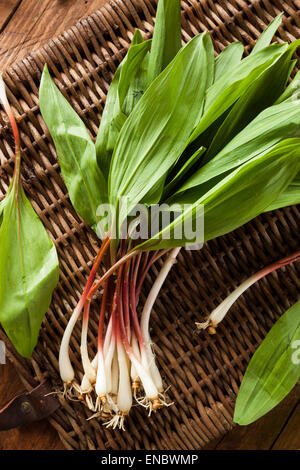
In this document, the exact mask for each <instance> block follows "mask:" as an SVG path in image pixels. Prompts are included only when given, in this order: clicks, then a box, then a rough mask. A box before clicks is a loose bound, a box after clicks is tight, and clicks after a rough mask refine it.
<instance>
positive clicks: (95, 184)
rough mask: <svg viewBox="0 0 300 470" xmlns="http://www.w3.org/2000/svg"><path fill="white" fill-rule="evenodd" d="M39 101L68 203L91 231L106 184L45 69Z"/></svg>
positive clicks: (92, 151) (78, 125) (77, 121)
mask: <svg viewBox="0 0 300 470" xmlns="http://www.w3.org/2000/svg"><path fill="white" fill-rule="evenodd" d="M39 100H40V108H41V113H42V116H43V118H44V120H45V122H46V124H47V127H48V129H49V132H50V134H51V137H52V139H53V141H54V144H55V148H56V151H57V155H58V159H59V164H60V167H61V172H62V175H63V178H64V181H65V184H66V186H67V189H68V191H69V195H70V199H71V202H72V204H73V206H74V208H75V209H76V211H77V212H78V213H79V214H80V216H81V217H82V218H83V219H84V220H85V221H86V222H87V224H89V225H90V226H91V227H93V228H94V229H95V227H96V224H97V217H96V211H97V208H98V206H99V205H100V204H102V203H105V202H106V201H107V184H106V181H105V179H104V176H103V174H102V172H101V170H100V169H99V167H98V164H97V159H96V150H95V145H94V143H93V141H92V139H91V137H90V135H89V133H88V131H87V129H86V127H85V125H84V123H83V122H82V120H81V119H80V117H79V116H78V114H77V113H76V112H75V111H74V109H73V108H72V107H71V105H70V104H69V103H68V101H67V100H66V99H65V98H64V96H63V95H62V93H61V92H60V91H59V89H58V88H57V87H56V85H55V84H54V82H53V81H52V79H51V77H50V74H49V71H48V68H47V65H45V68H44V71H43V75H42V80H41V85H40V93H39Z"/></svg>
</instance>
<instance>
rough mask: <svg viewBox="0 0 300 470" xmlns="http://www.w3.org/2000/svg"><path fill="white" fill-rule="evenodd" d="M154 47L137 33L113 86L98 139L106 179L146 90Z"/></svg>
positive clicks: (98, 151) (98, 148) (98, 157)
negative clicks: (117, 146)
mask: <svg viewBox="0 0 300 470" xmlns="http://www.w3.org/2000/svg"><path fill="white" fill-rule="evenodd" d="M150 44H151V41H145V42H143V38H142V36H141V33H140V31H139V30H136V32H135V34H134V36H133V39H132V42H131V46H130V49H129V51H128V52H127V54H126V56H125V58H124V60H123V61H122V62H121V64H120V65H119V67H118V68H117V71H116V73H115V76H114V78H113V80H112V82H111V84H110V87H109V90H108V93H107V97H106V103H105V107H104V110H103V114H102V118H101V122H100V127H99V131H98V135H97V139H96V153H97V160H98V164H99V166H100V168H101V170H102V172H103V174H104V175H105V177H107V176H108V173H109V167H110V161H111V157H112V153H113V150H114V147H115V144H116V141H117V139H118V136H119V133H120V131H121V129H122V127H123V125H124V123H125V121H126V119H127V116H129V114H130V113H131V111H132V109H133V108H134V106H135V105H136V104H137V102H138V100H139V99H140V98H141V96H142V94H143V93H144V91H145V89H146V80H147V78H146V71H145V70H144V68H145V65H143V64H144V62H145V59H147V52H148V51H149V48H150ZM148 60H149V58H148Z"/></svg>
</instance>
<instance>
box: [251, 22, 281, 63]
mask: <svg viewBox="0 0 300 470" xmlns="http://www.w3.org/2000/svg"><path fill="white" fill-rule="evenodd" d="M282 17H283V13H280V14H279V15H278V16H276V18H274V20H273V21H272V22H271V23H270V24H269V26H268V27H267V28H266V29H265V30H264V31H263V32H262V34H261V35H260V37H259V39H258V40H257V42H256V44H255V46H254V48H253V50H252V52H251V54H255V53H256V52H258V51H261V50H262V49H264V48H265V47H267V46H269V44H271V41H272V39H273V37H274V35H275V33H276V31H277V29H278V28H279V26H280V25H281V23H282Z"/></svg>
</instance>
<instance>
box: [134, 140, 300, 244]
mask: <svg viewBox="0 0 300 470" xmlns="http://www.w3.org/2000/svg"><path fill="white" fill-rule="evenodd" d="M299 168H300V139H287V140H286V141H284V142H281V143H279V144H278V145H277V146H276V147H275V148H273V149H272V150H271V151H269V152H266V153H264V154H262V155H259V156H258V157H256V158H254V159H253V160H251V161H250V162H247V163H246V164H244V165H242V166H241V167H239V168H237V169H236V170H234V171H233V172H231V173H230V174H229V175H228V176H227V177H226V178H224V179H223V180H222V181H221V182H219V183H218V184H217V185H216V186H215V187H213V188H212V189H211V190H210V191H209V192H208V193H207V194H205V195H204V196H202V197H201V198H200V199H198V200H197V201H196V202H195V203H194V204H191V205H189V207H188V208H186V209H185V210H184V211H183V213H182V215H180V216H179V217H178V218H177V219H175V221H174V222H173V223H172V224H171V225H170V226H167V227H166V228H165V229H164V230H162V231H161V232H159V233H158V234H157V236H156V237H152V238H151V239H149V240H147V241H146V242H144V243H142V244H140V245H139V246H137V247H136V248H137V249H138V248H140V249H142V250H158V249H165V248H172V247H176V246H188V245H193V244H197V243H201V242H203V241H208V240H211V239H213V238H216V237H218V236H220V235H224V234H226V233H229V232H231V231H232V230H235V229H236V228H238V227H240V226H241V225H243V224H245V223H246V222H248V221H250V220H251V219H253V218H254V217H256V216H257V215H259V214H260V213H262V212H263V211H264V209H265V208H266V207H268V206H269V205H270V204H271V203H272V201H274V199H276V198H277V197H278V196H279V195H280V193H281V192H282V191H284V190H285V188H286V187H287V186H288V185H289V184H290V182H291V181H292V179H293V177H294V175H295V173H296V172H298V171H299ZM201 205H202V206H204V240H201V233H199V234H198V233H196V234H195V238H194V239H193V240H188V239H187V238H185V237H184V236H182V238H180V237H178V232H179V233H180V230H179V231H178V228H180V227H183V226H184V224H189V223H190V222H191V221H193V223H195V222H196V221H197V218H198V217H201V216H202V213H201V211H200V210H199V208H200V207H201ZM197 211H198V213H197ZM182 233H183V235H184V230H182ZM175 235H176V236H177V238H176V236H175ZM199 237H200V238H199Z"/></svg>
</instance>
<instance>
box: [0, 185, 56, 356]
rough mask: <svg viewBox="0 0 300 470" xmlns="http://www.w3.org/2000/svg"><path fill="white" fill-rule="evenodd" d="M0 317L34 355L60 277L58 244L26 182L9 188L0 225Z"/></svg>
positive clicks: (15, 341) (21, 350) (21, 345)
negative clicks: (32, 201)
mask: <svg viewBox="0 0 300 470" xmlns="http://www.w3.org/2000/svg"><path fill="white" fill-rule="evenodd" d="M0 246H1V252H0V323H1V325H2V326H3V328H4V330H5V332H6V334H7V336H8V337H9V339H10V340H11V341H12V343H13V344H14V346H15V348H16V349H17V351H18V352H19V353H20V354H21V355H22V356H24V357H30V356H31V354H32V351H33V349H34V347H35V345H36V343H37V339H38V334H39V330H40V327H41V323H42V320H43V317H44V315H45V313H46V311H47V310H48V307H49V305H50V302H51V295H52V292H53V289H54V288H55V286H56V284H57V283H58V278H59V269H58V259H57V253H56V249H55V246H54V244H53V242H52V241H51V239H50V238H49V236H48V234H47V232H46V230H45V228H44V226H43V224H42V222H41V221H40V219H39V218H38V216H37V215H36V213H35V212H34V210H33V208H32V207H31V204H30V202H29V201H28V199H27V198H26V196H25V194H24V191H23V189H22V187H19V189H18V190H15V189H14V188H12V189H11V188H10V190H9V193H8V195H7V196H6V198H5V205H4V206H2V224H1V227H0Z"/></svg>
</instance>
